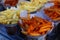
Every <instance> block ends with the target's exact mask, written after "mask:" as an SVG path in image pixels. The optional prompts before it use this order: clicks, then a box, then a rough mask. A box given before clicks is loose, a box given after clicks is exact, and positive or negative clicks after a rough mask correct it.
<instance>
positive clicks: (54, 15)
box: [44, 3, 60, 21]
mask: <svg viewBox="0 0 60 40" xmlns="http://www.w3.org/2000/svg"><path fill="white" fill-rule="evenodd" d="M59 6H60V4H58V3H55V5H54V6H51V7H50V8H45V9H44V11H45V14H46V15H47V16H48V17H50V18H51V19H52V20H54V21H59V20H60V7H59Z"/></svg>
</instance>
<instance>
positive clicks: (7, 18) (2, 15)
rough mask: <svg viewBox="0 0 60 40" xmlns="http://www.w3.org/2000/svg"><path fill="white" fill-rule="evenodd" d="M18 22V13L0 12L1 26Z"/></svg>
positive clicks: (14, 11) (13, 11) (10, 11)
mask: <svg viewBox="0 0 60 40" xmlns="http://www.w3.org/2000/svg"><path fill="white" fill-rule="evenodd" d="M18 20H19V16H18V12H17V11H16V10H11V9H7V10H5V11H2V12H0V23H1V24H16V23H17V22H18Z"/></svg>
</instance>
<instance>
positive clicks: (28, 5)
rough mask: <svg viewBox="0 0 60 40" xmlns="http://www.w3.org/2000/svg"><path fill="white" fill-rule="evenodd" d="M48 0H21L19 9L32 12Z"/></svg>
mask: <svg viewBox="0 0 60 40" xmlns="http://www.w3.org/2000/svg"><path fill="white" fill-rule="evenodd" d="M47 1H48V0H30V2H27V1H25V2H21V3H20V7H19V8H20V9H21V10H27V11H28V12H34V11H37V10H38V9H40V8H41V7H42V6H43V5H44V4H45V3H46V2H47Z"/></svg>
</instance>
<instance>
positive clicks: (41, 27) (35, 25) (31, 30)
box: [21, 16, 52, 36]
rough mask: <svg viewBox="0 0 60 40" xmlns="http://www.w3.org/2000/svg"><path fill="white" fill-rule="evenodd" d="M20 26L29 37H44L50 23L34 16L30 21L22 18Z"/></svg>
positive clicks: (49, 27)
mask: <svg viewBox="0 0 60 40" xmlns="http://www.w3.org/2000/svg"><path fill="white" fill-rule="evenodd" d="M21 25H22V28H23V29H24V31H25V33H26V34H27V35H30V36H40V35H44V34H46V33H47V32H48V31H49V30H51V28H52V23H51V22H49V21H47V20H44V19H42V18H40V17H36V16H35V17H32V18H31V19H24V18H23V19H22V24H21ZM23 33H24V32H23Z"/></svg>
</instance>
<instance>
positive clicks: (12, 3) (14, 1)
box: [5, 0, 18, 6]
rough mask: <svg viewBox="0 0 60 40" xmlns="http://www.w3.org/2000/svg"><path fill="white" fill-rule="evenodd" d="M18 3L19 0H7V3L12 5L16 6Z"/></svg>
mask: <svg viewBox="0 0 60 40" xmlns="http://www.w3.org/2000/svg"><path fill="white" fill-rule="evenodd" d="M17 3H18V0H5V4H9V5H10V6H15V5H16V4H17Z"/></svg>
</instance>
